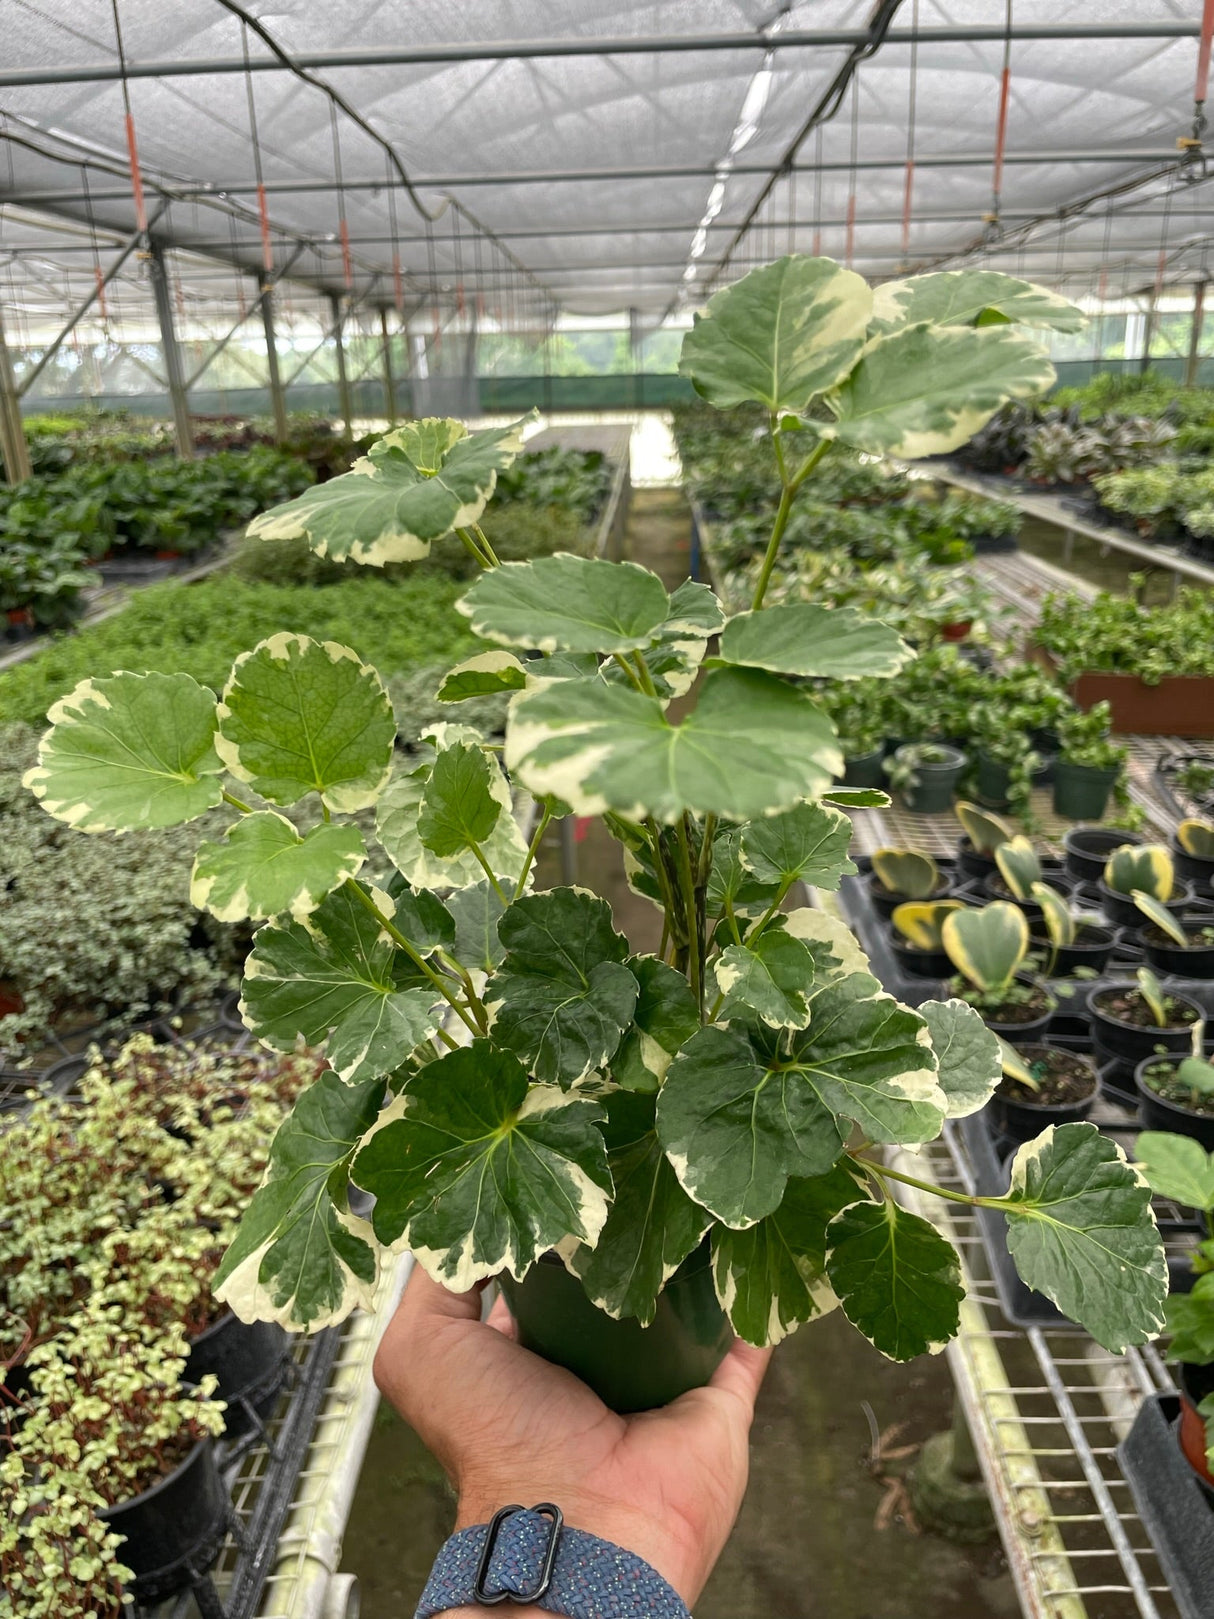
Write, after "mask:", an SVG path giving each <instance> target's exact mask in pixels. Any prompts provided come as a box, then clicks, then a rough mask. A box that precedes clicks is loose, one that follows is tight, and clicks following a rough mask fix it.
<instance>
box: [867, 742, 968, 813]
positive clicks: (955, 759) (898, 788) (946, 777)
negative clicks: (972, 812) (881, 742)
mask: <svg viewBox="0 0 1214 1619" xmlns="http://www.w3.org/2000/svg"><path fill="white" fill-rule="evenodd" d="M966 763H967V760H966V757H965V754H964V753H962V751H961V749H960V748H954V747H950V746H949V744H948V743H947V742H905V743H903V745H902V746H901V747H900V748H896V749H895V750H894V756H893V758H892V759H887V760H886V761H885V773H886V775H887V776H888V777H889V784H890V786H891V787H892V788H893V789H894V791H895V792H896V793H899V794H901V797H902V802H903V803H904V804H905V805H906V807H907V809H908V810H910V812H911V813H912V815H939V814H940V812H941V811H942V810H946V809H948V808H949V807H950V805H951V804H952V802H953V793H954V792H955V791H956V787H957V783H958V781H960V779H961V773H962V771H963V770H964V769H965V766H966Z"/></svg>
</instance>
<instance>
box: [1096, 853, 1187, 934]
mask: <svg viewBox="0 0 1214 1619" xmlns="http://www.w3.org/2000/svg"><path fill="white" fill-rule="evenodd" d="M1098 887H1099V889H1100V905H1101V909H1102V910H1103V911H1104V914H1105V915H1106V916H1107V917H1108V919H1109V921H1110V922H1113V923H1115V924H1116V926H1118V927H1122V928H1136V927H1137V926H1138V918H1139V912H1138V904H1137V901H1136V900H1135V898H1134V895H1135V894H1136V893H1143V894H1149V895H1150V897H1151V898H1152V899H1154V900H1158V902H1159V903H1160V905H1164V906H1166V907H1167V909H1168V910H1169V911H1177V912H1180V911H1183V910H1184V908H1185V906H1186V905H1188V904H1189V903H1190V901H1191V900H1192V898H1193V894H1192V890H1191V889H1190V887H1189V885H1188V883H1178V882H1177V881H1176V868H1175V867H1174V866H1173V864H1172V856H1171V855H1170V854H1169V853H1168V851H1167V850H1166V849H1165V848H1164V847H1163V845H1162V844H1160V843H1143V844H1140V845H1139V846H1138V847H1134V846H1133V845H1131V844H1127V845H1126V846H1125V847H1124V848H1121V849H1117V850H1115V851H1114V852H1113V853H1112V854H1111V855H1110V856H1109V858H1108V860H1107V861H1106V862H1105V867H1104V875H1103V877H1102V878H1101V879H1100V883H1099V885H1098Z"/></svg>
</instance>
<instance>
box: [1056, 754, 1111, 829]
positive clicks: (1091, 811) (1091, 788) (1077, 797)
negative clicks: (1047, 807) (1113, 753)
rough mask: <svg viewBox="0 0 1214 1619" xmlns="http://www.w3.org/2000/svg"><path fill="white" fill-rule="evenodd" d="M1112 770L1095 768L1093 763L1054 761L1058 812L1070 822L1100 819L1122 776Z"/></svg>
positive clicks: (1057, 813)
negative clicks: (1119, 776)
mask: <svg viewBox="0 0 1214 1619" xmlns="http://www.w3.org/2000/svg"><path fill="white" fill-rule="evenodd" d="M1119 773H1120V772H1119V771H1118V769H1117V767H1116V766H1115V765H1114V766H1113V768H1112V769H1109V770H1093V769H1092V767H1091V766H1090V765H1073V764H1071V763H1070V762H1069V761H1068V760H1066V759H1057V760H1055V762H1054V814H1055V815H1063V816H1065V817H1066V819H1067V820H1068V821H1098V820H1100V818H1101V817H1102V816H1103V814H1104V812H1105V810H1106V809H1107V808H1108V807H1109V794H1110V793H1111V792H1112V791H1113V783H1114V782H1115V781H1116V780H1117V777H1118V775H1119Z"/></svg>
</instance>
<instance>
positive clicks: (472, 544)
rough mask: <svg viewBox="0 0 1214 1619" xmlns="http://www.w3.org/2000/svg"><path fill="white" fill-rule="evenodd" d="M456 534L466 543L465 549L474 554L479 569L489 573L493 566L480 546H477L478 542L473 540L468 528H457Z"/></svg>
mask: <svg viewBox="0 0 1214 1619" xmlns="http://www.w3.org/2000/svg"><path fill="white" fill-rule="evenodd" d="M455 532H456V533H457V534H458V535H459V537H460V539H461V540H462V541H463V542H464V545H465V547H466V548H467V549H468V550H469V551H470V552H471V553H472V557H473V560H474V561H475V563H476V565H477V567H478V568H484V569H485V570H486V571H488V570H489V569H490V568H491V567H492V566H493V564H492V562H490V560H489V558H488V557H487V556H486V555H485V554H484V552H483V551H482V550H481V548H480V546H479V545H477V543H476V541H475V540H474V539H473V538H472V536H471V534H469V532H468V530H467V529H466V528H457V529H456V531H455Z"/></svg>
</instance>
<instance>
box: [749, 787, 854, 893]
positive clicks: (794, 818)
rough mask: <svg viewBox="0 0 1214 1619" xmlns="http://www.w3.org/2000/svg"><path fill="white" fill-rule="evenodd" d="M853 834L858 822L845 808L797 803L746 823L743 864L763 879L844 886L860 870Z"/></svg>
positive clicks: (825, 885) (786, 885) (772, 881)
mask: <svg viewBox="0 0 1214 1619" xmlns="http://www.w3.org/2000/svg"><path fill="white" fill-rule="evenodd" d="M851 835H852V824H851V822H850V821H849V820H848V818H847V816H846V815H844V814H842V813H841V812H840V811H839V810H835V809H828V808H826V807H825V806H823V805H821V804H797V805H794V807H793V808H792V809H790V810H785V811H784V812H783V814H781V815H769V816H766V817H765V818H764V819H763V820H758V821H751V822H749V823H748V824H747V825H746V826H744V827H743V828H742V864H743V865H744V866H746V867H747V868H748V870H750V871H751V872H753V874H754V875H755V876H756V877H757V878H758V880H759V881H760V882H761V883H777V884H783V885H784V886H785V887H788V886H790V885H791V884H792V883H794V882H797V881H800V882H803V883H809V884H811V885H812V886H814V887H817V888H838V886H839V882H840V880H841V879H842V878H844V877H850V876H852V875H853V874H854V873H855V870H856V867H855V865H854V864H853V862H852V861H851V860H849V859H848V856H847V848H848V845H849V844H850V842H851Z"/></svg>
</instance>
